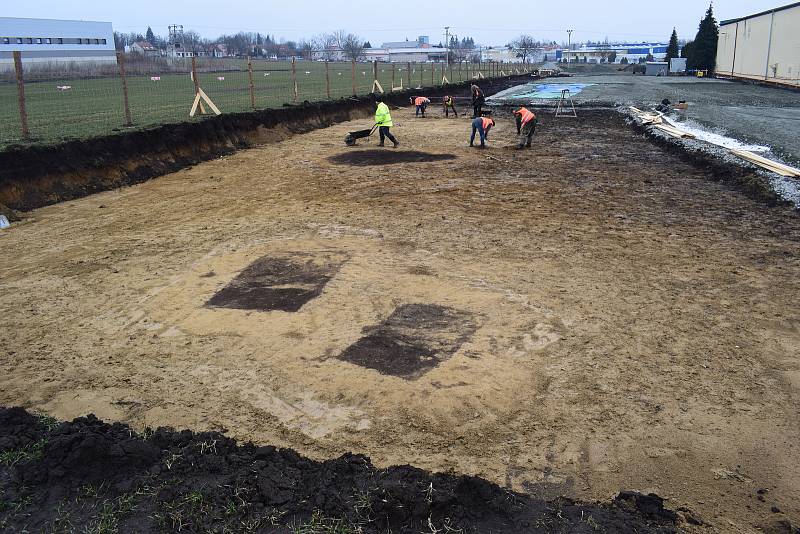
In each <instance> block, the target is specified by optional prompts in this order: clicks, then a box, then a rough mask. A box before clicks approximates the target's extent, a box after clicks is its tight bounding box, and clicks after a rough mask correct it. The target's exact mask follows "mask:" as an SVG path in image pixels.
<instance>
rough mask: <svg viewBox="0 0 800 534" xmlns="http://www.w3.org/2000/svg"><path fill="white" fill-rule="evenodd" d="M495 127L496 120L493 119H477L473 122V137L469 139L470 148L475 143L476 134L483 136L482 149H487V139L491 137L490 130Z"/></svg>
mask: <svg viewBox="0 0 800 534" xmlns="http://www.w3.org/2000/svg"><path fill="white" fill-rule="evenodd" d="M492 126H494V119H492V118H491V117H477V118H475V119H473V120H472V135H471V136H470V138H469V146H473V143H474V142H475V132H478V133H479V134H480V136H481V148H486V139H488V137H489V130H491V129H492Z"/></svg>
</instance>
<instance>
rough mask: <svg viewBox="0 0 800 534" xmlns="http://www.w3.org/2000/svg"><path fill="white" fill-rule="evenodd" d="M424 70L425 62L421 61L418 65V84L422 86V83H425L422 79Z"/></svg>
mask: <svg viewBox="0 0 800 534" xmlns="http://www.w3.org/2000/svg"><path fill="white" fill-rule="evenodd" d="M424 71H425V63H422V64H421V65H420V66H419V86H420V87H422V84H423V83H425V82H423V81H422V73H423V72H424Z"/></svg>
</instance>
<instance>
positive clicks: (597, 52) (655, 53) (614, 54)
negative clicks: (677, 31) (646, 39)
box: [556, 43, 667, 63]
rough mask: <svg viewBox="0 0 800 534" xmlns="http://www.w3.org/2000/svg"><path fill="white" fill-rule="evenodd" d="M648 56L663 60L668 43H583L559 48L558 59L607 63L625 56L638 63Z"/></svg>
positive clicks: (617, 60)
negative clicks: (564, 48) (572, 46)
mask: <svg viewBox="0 0 800 534" xmlns="http://www.w3.org/2000/svg"><path fill="white" fill-rule="evenodd" d="M648 57H650V58H653V59H655V60H658V61H663V60H664V58H666V57H667V44H666V43H622V44H603V45H583V46H581V47H580V48H578V49H573V50H558V51H557V52H556V61H566V62H567V63H606V62H607V61H608V59H609V58H614V61H613V62H614V63H619V62H621V61H622V58H625V59H626V60H627V62H628V63H638V62H639V61H640V60H642V61H644V60H645V59H648Z"/></svg>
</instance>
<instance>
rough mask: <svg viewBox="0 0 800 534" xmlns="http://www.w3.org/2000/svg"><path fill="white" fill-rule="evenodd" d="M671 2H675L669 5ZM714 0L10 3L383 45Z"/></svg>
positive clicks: (494, 37) (560, 36)
mask: <svg viewBox="0 0 800 534" xmlns="http://www.w3.org/2000/svg"><path fill="white" fill-rule="evenodd" d="M787 3H789V2H788V0H716V1H715V2H714V12H715V15H716V17H717V20H724V19H728V18H736V17H740V16H743V15H748V14H752V13H756V12H759V11H764V10H767V9H771V8H773V7H778V6H780V5H785V4H787ZM665 6H669V8H670V9H669V10H667V9H665ZM707 6H708V3H707V2H706V1H705V0H670V1H668V2H665V1H663V0H659V1H653V0H615V1H608V2H602V1H597V0H571V1H563V2H562V1H558V0H556V1H553V0H550V1H548V2H541V1H538V0H517V1H512V0H481V1H478V0H464V1H451V0H427V1H424V2H423V1H420V0H406V1H402V0H401V1H396V2H385V1H383V2H381V1H376V0H369V1H367V0H350V1H347V0H344V1H342V0H340V1H338V2H337V1H336V0H297V1H294V2H292V1H283V2H278V1H275V0H267V1H264V0H262V1H241V0H223V1H219V0H194V1H192V2H169V1H163V0H157V1H156V0H136V1H133V2H123V1H119V0H103V1H99V0H94V1H89V0H76V1H67V2H65V1H64V0H33V1H31V2H14V3H7V4H6V5H5V6H3V9H2V12H0V15H2V16H7V17H35V18H63V19H83V20H101V21H111V22H112V23H113V24H114V29H115V30H117V31H122V32H130V31H138V32H141V33H142V34H143V33H144V32H145V30H146V29H147V26H148V25H149V26H152V28H153V31H154V32H156V33H157V34H161V35H165V34H166V33H167V25H169V24H173V23H174V24H183V25H184V28H185V29H187V30H189V29H193V30H195V31H197V32H198V33H200V34H201V35H203V36H206V37H215V36H217V35H219V34H221V33H235V32H237V31H240V30H243V31H254V32H255V31H258V32H261V33H268V34H270V35H275V36H277V37H279V38H281V37H282V38H285V39H294V40H296V39H298V38H301V37H304V36H312V35H314V34H317V33H320V32H323V31H330V30H336V29H345V30H347V31H350V32H354V33H357V34H359V35H361V36H362V37H364V38H365V39H368V40H369V41H371V42H372V44H373V46H377V45H378V44H380V43H381V42H383V41H397V40H403V39H405V38H406V37H408V38H409V39H412V40H413V39H415V38H416V37H417V36H418V35H429V36H430V37H431V42H432V43H437V42H439V41H440V40H442V41H443V40H444V39H443V34H444V29H443V28H444V26H445V25H449V26H450V27H451V32H454V33H456V34H457V35H459V36H472V37H474V38H475V40H476V41H478V42H480V43H482V44H505V43H507V42H508V41H509V40H511V39H513V38H514V37H515V36H516V35H519V34H521V33H529V34H531V35H533V36H535V37H537V38H541V39H547V40H555V41H557V42H561V41H566V32H565V31H564V30H566V29H568V28H573V29H574V30H575V31H574V33H573V34H572V39H573V42H575V41H584V40H587V39H589V40H593V41H598V40H602V39H604V38H605V37H608V38H609V40H613V41H621V40H627V41H631V40H665V39H667V38H668V37H669V34H670V32H671V31H672V27H673V26H675V27H676V28H677V30H678V35H679V36H680V37H681V38H692V37H694V34H695V33H696V32H697V24H698V22H699V21H700V18H701V17H702V16H703V14H704V12H705V10H706V8H707Z"/></svg>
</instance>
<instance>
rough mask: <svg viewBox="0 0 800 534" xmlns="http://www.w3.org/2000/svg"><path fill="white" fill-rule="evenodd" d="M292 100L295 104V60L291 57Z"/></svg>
mask: <svg viewBox="0 0 800 534" xmlns="http://www.w3.org/2000/svg"><path fill="white" fill-rule="evenodd" d="M292 88H293V89H292V91H293V93H292V102H294V103H295V104H297V62H296V61H295V59H294V57H292Z"/></svg>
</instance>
